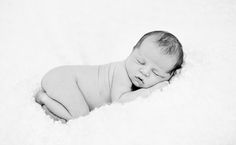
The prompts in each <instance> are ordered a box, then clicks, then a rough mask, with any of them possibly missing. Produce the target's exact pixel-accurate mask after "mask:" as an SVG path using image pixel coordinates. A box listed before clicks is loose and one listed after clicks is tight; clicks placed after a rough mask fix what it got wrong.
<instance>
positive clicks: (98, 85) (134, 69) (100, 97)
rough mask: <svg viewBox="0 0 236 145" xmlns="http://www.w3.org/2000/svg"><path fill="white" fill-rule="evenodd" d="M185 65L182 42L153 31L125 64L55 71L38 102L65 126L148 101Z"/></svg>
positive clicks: (44, 81)
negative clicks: (102, 110)
mask: <svg viewBox="0 0 236 145" xmlns="http://www.w3.org/2000/svg"><path fill="white" fill-rule="evenodd" d="M182 64H183V50H182V45H181V43H180V42H179V40H178V39H177V38H176V37H175V36H174V35H172V34H171V33H168V32H165V31H152V32H149V33H147V34H145V35H144V36H143V37H142V38H141V39H140V40H139V41H138V43H137V44H136V45H135V46H134V48H133V51H132V52H131V54H130V55H129V56H128V58H127V59H125V60H124V61H120V62H113V63H109V64H105V65H68V66H60V67H57V68H54V69H52V70H51V71H49V72H48V73H46V75H45V76H44V77H43V78H42V81H41V87H42V89H41V90H40V91H39V92H38V93H37V94H36V95H35V101H36V102H37V103H39V104H40V105H41V106H42V107H43V109H44V110H45V112H46V114H48V115H50V116H51V117H52V118H53V119H54V120H59V121H62V122H64V123H65V122H67V121H68V120H70V119H74V118H78V117H80V116H84V115H87V114H88V113H89V112H90V111H92V110H93V109H94V108H98V107H100V106H102V105H105V104H111V103H114V102H120V103H124V102H129V101H132V100H134V99H136V98H137V97H140V96H142V97H147V96H148V95H149V94H150V93H151V92H152V91H154V90H155V89H158V88H162V87H163V86H165V85H166V84H168V82H169V81H170V79H171V78H172V77H173V76H174V75H175V74H176V71H177V70H179V69H180V68H181V66H182Z"/></svg>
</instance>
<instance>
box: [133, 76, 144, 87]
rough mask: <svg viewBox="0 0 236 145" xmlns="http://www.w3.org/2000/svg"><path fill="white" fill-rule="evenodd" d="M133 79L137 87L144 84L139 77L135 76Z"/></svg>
mask: <svg viewBox="0 0 236 145" xmlns="http://www.w3.org/2000/svg"><path fill="white" fill-rule="evenodd" d="M135 79H136V81H137V82H138V84H139V85H142V84H144V82H143V80H142V79H141V78H140V77H138V76H135Z"/></svg>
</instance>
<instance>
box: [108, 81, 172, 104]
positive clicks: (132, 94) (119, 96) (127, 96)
mask: <svg viewBox="0 0 236 145" xmlns="http://www.w3.org/2000/svg"><path fill="white" fill-rule="evenodd" d="M167 84H168V82H167V81H164V82H161V83H158V84H156V85H154V86H152V87H150V88H141V89H138V90H136V91H128V92H123V93H122V89H119V87H118V86H116V87H117V88H118V89H116V90H114V94H113V96H114V97H113V101H116V102H120V103H124V102H130V101H132V100H135V99H136V98H138V97H148V96H149V95H150V94H151V93H152V92H154V91H155V90H157V89H161V88H163V87H164V86H166V85H167ZM123 90H124V89H123ZM115 96H116V97H115Z"/></svg>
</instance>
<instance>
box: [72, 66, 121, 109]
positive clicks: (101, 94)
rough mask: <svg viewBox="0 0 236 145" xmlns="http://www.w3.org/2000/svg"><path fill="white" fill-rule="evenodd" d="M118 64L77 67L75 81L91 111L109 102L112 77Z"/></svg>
mask: <svg viewBox="0 0 236 145" xmlns="http://www.w3.org/2000/svg"><path fill="white" fill-rule="evenodd" d="M118 64H119V62H115V63H109V64H105V65H98V66H89V65H87V66H78V68H77V69H78V71H77V72H78V73H76V81H77V84H78V87H79V89H80V90H81V92H82V94H83V96H84V99H85V101H86V102H87V104H88V106H89V108H90V109H91V110H93V109H94V108H96V107H100V106H102V105H104V104H109V103H110V102H111V87H112V81H113V75H114V71H115V69H116V67H117V65H118Z"/></svg>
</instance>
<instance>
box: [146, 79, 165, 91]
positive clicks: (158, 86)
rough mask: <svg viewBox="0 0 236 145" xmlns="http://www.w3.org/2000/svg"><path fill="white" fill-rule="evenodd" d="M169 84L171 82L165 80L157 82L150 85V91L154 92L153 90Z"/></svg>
mask: <svg viewBox="0 0 236 145" xmlns="http://www.w3.org/2000/svg"><path fill="white" fill-rule="evenodd" d="M167 85H169V82H168V81H164V82H160V83H158V84H156V85H154V86H152V87H150V88H148V89H149V90H150V92H151V93H152V92H154V91H155V90H158V89H159V90H161V89H162V88H163V87H165V86H167Z"/></svg>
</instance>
